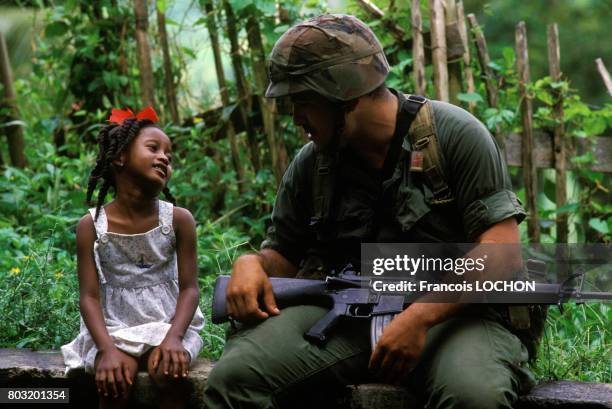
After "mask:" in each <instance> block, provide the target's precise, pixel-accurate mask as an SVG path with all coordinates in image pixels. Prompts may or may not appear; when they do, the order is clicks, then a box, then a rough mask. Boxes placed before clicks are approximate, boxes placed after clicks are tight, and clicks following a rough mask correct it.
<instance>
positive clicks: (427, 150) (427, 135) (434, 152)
mask: <svg viewBox="0 0 612 409" xmlns="http://www.w3.org/2000/svg"><path fill="white" fill-rule="evenodd" d="M406 99H407V100H408V101H412V100H417V101H420V100H421V99H424V100H425V102H424V103H422V104H423V109H420V110H419V111H418V113H417V115H416V118H415V119H414V121H413V122H412V125H411V126H410V131H409V132H408V138H409V139H410V145H411V146H412V155H422V160H423V164H422V167H421V168H420V171H422V172H423V173H424V175H425V177H426V178H427V180H428V181H429V183H430V184H431V187H432V189H433V195H434V197H433V200H432V203H434V204H444V203H449V202H451V201H453V200H454V198H453V196H452V192H451V189H450V188H449V186H448V183H446V177H445V175H444V169H443V168H442V162H441V161H440V151H439V146H440V145H439V142H438V136H437V134H436V125H435V122H434V116H433V107H432V104H431V102H430V101H429V100H427V99H425V98H423V97H418V96H415V95H407V96H406ZM419 103H420V102H419ZM413 170H415V169H413Z"/></svg>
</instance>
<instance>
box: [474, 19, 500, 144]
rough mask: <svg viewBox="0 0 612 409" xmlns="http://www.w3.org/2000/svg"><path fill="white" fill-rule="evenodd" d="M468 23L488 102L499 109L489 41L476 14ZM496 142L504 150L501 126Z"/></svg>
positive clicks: (496, 135) (496, 126)
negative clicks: (488, 47) (488, 46)
mask: <svg viewBox="0 0 612 409" xmlns="http://www.w3.org/2000/svg"><path fill="white" fill-rule="evenodd" d="M468 21H469V23H470V28H471V31H472V35H473V36H474V44H475V45H476V51H477V54H478V63H479V64H480V75H481V76H482V79H483V80H484V82H485V89H486V90H487V102H488V103H489V106H490V107H491V108H495V109H497V105H498V103H497V101H498V98H497V86H496V84H495V74H494V73H493V69H492V68H491V66H490V65H489V64H490V63H491V59H490V58H489V50H488V49H487V40H486V38H485V36H484V33H483V32H482V29H481V28H480V25H479V24H478V20H476V16H475V15H474V14H472V13H470V14H468ZM495 140H496V141H497V144H498V145H499V147H500V148H501V149H502V150H504V137H503V135H502V133H501V126H499V124H497V125H495Z"/></svg>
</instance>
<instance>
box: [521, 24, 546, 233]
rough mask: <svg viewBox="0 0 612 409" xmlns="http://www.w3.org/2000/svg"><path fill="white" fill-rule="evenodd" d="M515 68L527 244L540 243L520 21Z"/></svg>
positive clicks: (526, 62)
mask: <svg viewBox="0 0 612 409" xmlns="http://www.w3.org/2000/svg"><path fill="white" fill-rule="evenodd" d="M515 40H516V68H517V73H518V78H519V84H518V85H519V95H520V101H521V118H522V122H523V141H522V142H523V146H522V162H523V176H524V180H525V199H526V202H527V203H526V204H527V211H528V213H529V217H528V219H527V232H528V236H529V242H531V243H538V242H539V241H540V224H539V217H538V204H537V201H536V194H537V192H538V186H537V182H538V178H537V169H536V163H535V160H534V156H533V147H534V141H533V122H532V121H533V119H532V106H531V97H529V95H528V92H527V85H528V84H529V82H530V81H531V80H530V78H529V53H528V52H527V30H526V28H525V22H524V21H521V22H519V23H518V24H517V26H516V32H515Z"/></svg>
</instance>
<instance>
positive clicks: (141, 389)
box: [0, 349, 612, 409]
mask: <svg viewBox="0 0 612 409" xmlns="http://www.w3.org/2000/svg"><path fill="white" fill-rule="evenodd" d="M213 366H214V363H213V362H210V361H208V360H205V359H198V360H197V361H196V362H195V364H194V365H193V366H192V368H191V372H190V374H189V386H190V389H191V392H190V397H189V407H190V408H203V405H202V394H203V392H204V387H205V385H206V381H207V379H208V374H209V373H210V370H211V369H212V367H213ZM0 387H1V388H8V387H13V388H16V387H57V388H60V387H61V388H70V404H69V405H66V404H58V405H44V408H51V407H53V406H56V407H58V408H63V409H68V408H95V407H97V406H96V400H97V391H96V388H95V386H94V382H93V376H91V375H88V374H85V373H84V372H83V371H73V372H71V374H70V375H69V376H68V377H67V376H66V375H65V374H64V363H63V359H62V355H61V354H60V353H59V352H57V351H31V350H29V349H0ZM157 401H158V400H157V392H156V391H155V388H154V387H153V385H152V383H151V381H150V379H149V376H148V374H146V373H145V372H140V373H138V378H137V380H136V382H135V383H134V389H133V394H132V402H131V404H130V407H131V408H135V409H148V408H152V407H156V405H155V403H156V402H157ZM415 402H416V400H415V399H414V397H413V396H412V395H411V394H410V393H409V392H408V391H407V390H406V389H405V388H401V387H397V386H391V385H382V384H364V385H352V386H349V387H347V394H346V396H345V398H344V399H343V400H342V402H341V406H342V407H344V408H350V409H378V408H380V409H382V408H389V409H422V408H421V407H419V406H417V404H415ZM13 406H14V407H15V408H17V409H19V408H23V407H24V406H23V405H13ZM0 407H2V408H10V407H11V406H6V405H0ZM41 407H42V406H41ZM516 408H517V409H578V408H580V409H602V408H608V409H612V384H609V383H588V382H570V381H559V382H550V383H545V384H540V385H538V386H536V387H535V388H534V389H533V390H532V391H531V392H530V393H529V394H528V395H526V396H523V397H521V399H520V401H519V402H518V404H517V406H516Z"/></svg>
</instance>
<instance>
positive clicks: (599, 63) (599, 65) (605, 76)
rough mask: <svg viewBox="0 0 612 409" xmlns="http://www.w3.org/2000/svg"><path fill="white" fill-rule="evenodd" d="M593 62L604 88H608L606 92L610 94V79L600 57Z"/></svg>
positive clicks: (611, 92) (611, 80)
mask: <svg viewBox="0 0 612 409" xmlns="http://www.w3.org/2000/svg"><path fill="white" fill-rule="evenodd" d="M595 64H596V65H597V71H599V75H601V78H602V79H603V82H604V84H605V85H606V88H607V89H608V94H610V95H612V79H610V73H609V72H608V70H607V69H606V66H605V65H604V63H603V61H602V59H601V58H598V59H596V60H595Z"/></svg>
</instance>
